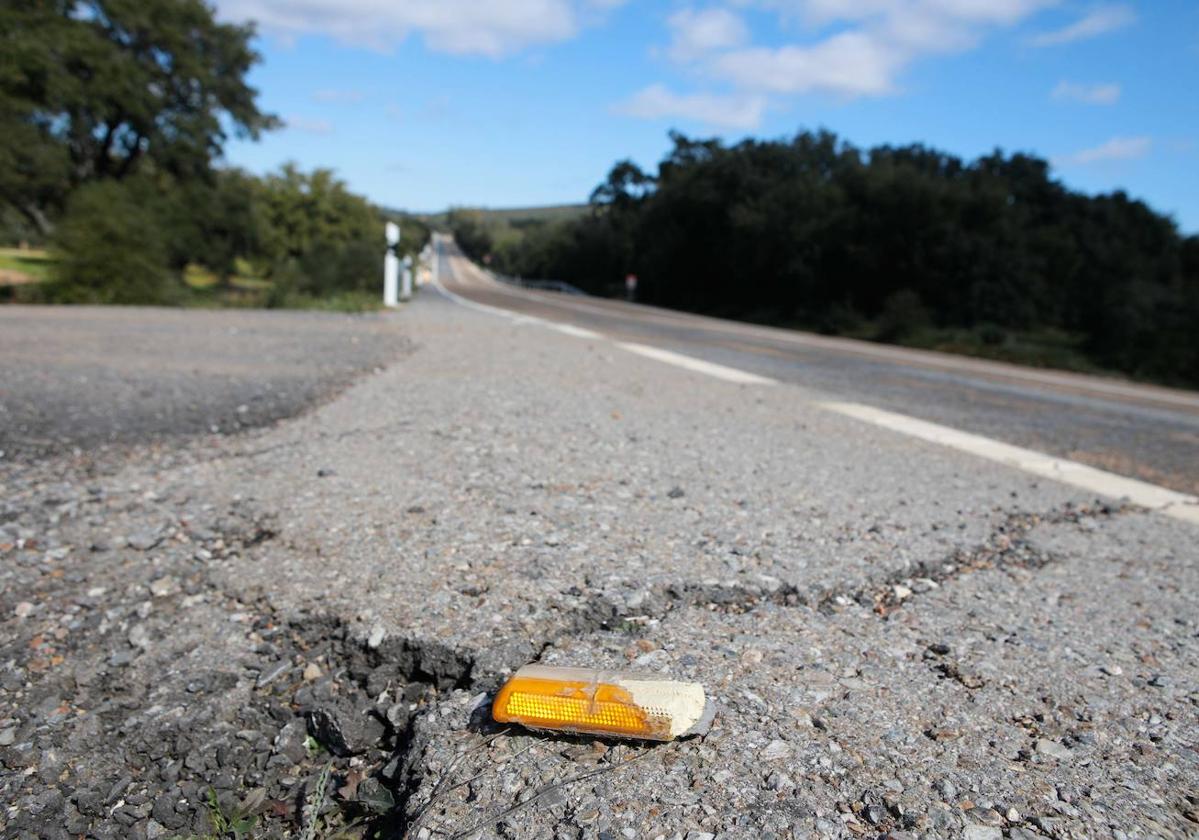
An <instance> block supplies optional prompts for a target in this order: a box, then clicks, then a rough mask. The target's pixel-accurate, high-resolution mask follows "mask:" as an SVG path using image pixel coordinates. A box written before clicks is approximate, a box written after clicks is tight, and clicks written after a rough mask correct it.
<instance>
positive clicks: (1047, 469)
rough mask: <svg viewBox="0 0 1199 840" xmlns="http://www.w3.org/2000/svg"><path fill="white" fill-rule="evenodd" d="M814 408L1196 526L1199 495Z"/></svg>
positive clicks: (965, 436) (967, 437)
mask: <svg viewBox="0 0 1199 840" xmlns="http://www.w3.org/2000/svg"><path fill="white" fill-rule="evenodd" d="M817 405H819V406H820V407H821V408H824V409H827V410H828V411H833V412H836V413H838V414H843V415H845V416H847V417H852V418H854V419H856V420H861V421H863V422H865V423H871V424H873V425H875V426H881V427H883V428H885V429H890V430H891V431H895V432H900V433H902V434H905V435H909V436H911V437H915V438H919V439H921V440H925V441H928V442H930V443H936V444H939V445H941V446H945V447H948V448H950V449H956V450H958V451H960V452H967V453H969V454H971V455H977V456H978V457H980V458H986V459H987V460H989V461H995V462H997V463H1000V464H1005V465H1007V466H1009V467H1015V468H1017V469H1020V470H1023V471H1024V472H1027V473H1032V474H1033V475H1039V476H1042V477H1043V478H1048V479H1052V480H1053V481H1057V482H1060V483H1062V484H1068V485H1070V486H1073V487H1078V488H1080V489H1083V490H1087V491H1090V492H1092V493H1098V494H1100V495H1101V496H1108V497H1111V498H1115V499H1128V500H1129V501H1130V502H1132V503H1133V504H1137V505H1140V506H1142V507H1146V508H1150V509H1152V510H1156V511H1158V512H1160V513H1164V514H1166V515H1167V516H1172V517H1174V518H1175V519H1181V520H1183V521H1184V522H1192V523H1195V524H1199V497H1195V496H1190V495H1187V494H1186V493H1178V492H1176V491H1174V490H1168V489H1166V488H1165V487H1158V486H1157V485H1156V484H1149V483H1148V482H1145V481H1138V480H1137V479H1135V478H1126V477H1125V476H1122V475H1116V474H1115V473H1110V472H1106V471H1104V470H1099V469H1096V468H1094V467H1088V466H1087V465H1085V464H1080V463H1078V462H1076V461H1068V460H1066V459H1064V458H1055V457H1053V456H1052V455H1046V454H1045V453H1043V452H1036V451H1034V450H1032V449H1024V448H1023V447H1019V446H1012V445H1011V444H1008V443H1002V442H1000V441H997V440H991V439H990V438H986V437H983V436H981V435H975V434H970V433H969V432H961V431H958V430H957V429H951V428H949V427H948V426H941V425H938V424H936V423H929V422H927V421H924V420H917V419H916V418H914V417H908V416H906V415H903V414H895V413H893V412H890V411H883V410H882V409H878V408H872V407H871V406H868V405H861V404H859V403H843V402H822V403H817Z"/></svg>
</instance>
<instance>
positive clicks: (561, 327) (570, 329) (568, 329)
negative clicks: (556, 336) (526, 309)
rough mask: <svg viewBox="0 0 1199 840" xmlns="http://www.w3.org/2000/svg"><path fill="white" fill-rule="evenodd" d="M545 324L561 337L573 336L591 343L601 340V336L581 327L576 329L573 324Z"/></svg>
mask: <svg viewBox="0 0 1199 840" xmlns="http://www.w3.org/2000/svg"><path fill="white" fill-rule="evenodd" d="M546 324H547V325H549V327H550V328H552V329H555V330H557V331H558V332H560V333H562V334H563V335H573V336H574V337H575V338H587V339H591V340H593V341H595V340H600V339H603V336H602V335H600V334H599V333H597V332H592V331H591V330H585V329H583V328H582V327H576V326H575V325H574V324H559V323H557V322H555V321H546Z"/></svg>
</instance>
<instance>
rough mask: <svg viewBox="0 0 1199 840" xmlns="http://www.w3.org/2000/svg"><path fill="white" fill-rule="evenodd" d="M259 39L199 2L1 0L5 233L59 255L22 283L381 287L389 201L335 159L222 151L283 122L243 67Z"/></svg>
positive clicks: (150, 287)
mask: <svg viewBox="0 0 1199 840" xmlns="http://www.w3.org/2000/svg"><path fill="white" fill-rule="evenodd" d="M253 36H254V29H253V27H252V26H251V25H236V24H227V23H220V22H218V21H216V19H215V16H214V11H213V8H212V7H211V6H210V5H208V4H207V3H206V2H203V0H6V2H5V3H4V4H3V5H2V6H0V238H3V239H4V240H6V241H7V242H9V243H15V242H17V241H23V242H30V243H34V244H46V245H49V246H50V247H51V249H52V251H53V253H54V254H55V256H56V260H55V262H54V264H53V269H52V276H53V279H52V281H51V282H50V283H47V284H44V285H43V286H42V287H39V288H37V289H35V290H31V291H30V292H29V294H32V295H35V297H36V298H37V299H45V300H52V301H79V302H99V303H176V302H187V301H189V300H192V299H195V298H196V297H197V296H199V297H200V298H201V299H203V298H204V295H205V294H208V295H209V297H211V291H209V292H205V291H204V290H212V289H215V290H217V291H220V290H222V289H228V288H230V287H232V286H237V287H238V288H239V289H240V290H241V291H243V292H246V293H247V294H246V295H243V297H248V298H249V299H250V300H252V301H253V302H259V303H266V304H268V305H293V304H304V303H306V302H313V301H315V302H327V301H330V300H340V301H342V302H348V303H349V304H350V305H355V304H356V303H362V302H365V301H366V300H367V299H368V297H371V296H373V295H374V290H375V289H376V288H377V287H378V285H379V279H378V275H379V273H380V265H381V262H382V255H383V249H384V242H383V236H382V226H383V221H384V220H385V217H386V218H394V217H395V215H396V214H388V213H384V211H382V210H381V209H379V208H377V207H375V206H373V205H372V204H371V203H370V202H368V201H367V200H366V199H364V198H362V197H361V196H358V195H355V194H353V193H352V192H351V191H350V190H348V189H347V187H346V185H345V184H344V183H342V182H341V181H339V180H338V179H337V178H336V177H335V176H334V175H333V173H331V172H329V171H327V170H320V169H318V170H315V171H312V172H303V171H301V170H299V169H298V168H297V167H295V166H292V165H288V166H285V167H283V168H282V169H281V170H280V171H278V172H276V173H274V174H270V175H267V176H265V177H258V176H254V175H251V174H249V173H247V172H244V171H241V170H239V169H235V168H230V167H228V166H224V165H222V163H221V161H222V154H223V151H224V147H225V145H226V143H227V141H228V140H229V138H230V137H231V136H237V137H248V138H257V137H258V136H259V135H260V134H261V133H262V132H264V131H268V130H271V129H273V128H277V127H278V126H279V125H280V121H279V120H278V119H277V118H276V117H275V116H274V115H272V114H269V113H266V112H264V111H262V110H261V109H260V108H259V106H258V102H257V100H258V92H257V91H256V90H255V89H254V88H253V87H251V86H250V85H249V84H248V82H247V81H246V74H247V73H248V72H249V70H250V69H251V68H252V67H253V66H254V65H255V64H256V63H257V62H258V61H259V60H260V56H259V55H258V54H257V53H256V52H255V51H254V49H253V46H252V41H253ZM405 228H406V235H405V240H406V241H405V242H404V243H403V244H404V247H405V249H406V250H408V251H412V252H414V251H415V250H419V248H420V247H421V245H423V241H424V238H425V237H426V236H427V230H426V229H425V227H424V225H422V224H420V223H419V222H418V221H417V220H415V219H406V220H405ZM185 280H190V281H191V282H190V283H185V282H184V281H185ZM251 292H254V294H249V293H251ZM368 293H369V294H368ZM356 296H357V297H356Z"/></svg>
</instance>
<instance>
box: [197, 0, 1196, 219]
mask: <svg viewBox="0 0 1199 840" xmlns="http://www.w3.org/2000/svg"><path fill="white" fill-rule="evenodd" d="M217 2H218V11H219V14H220V16H221V17H222V18H224V19H227V20H239V21H240V20H247V19H252V20H256V21H258V23H259V32H260V37H259V42H258V48H259V49H260V50H261V52H262V54H263V56H264V61H263V63H262V64H261V65H260V66H259V67H257V68H256V69H255V70H254V72H253V75H252V82H253V84H254V85H255V86H257V87H258V88H259V90H260V91H261V102H262V105H263V106H264V107H265V108H266V109H268V110H270V111H273V112H275V113H277V114H279V115H280V116H282V117H283V118H284V120H285V121H286V122H287V127H286V128H285V129H283V130H281V131H278V132H274V133H272V134H270V135H268V136H267V137H265V138H264V139H263V140H261V141H260V142H258V143H248V142H241V141H237V142H234V143H232V144H230V146H229V147H228V149H227V157H228V159H229V161H230V162H232V163H235V164H238V165H241V166H245V167H247V168H249V169H251V170H253V171H258V172H261V171H266V170H269V169H273V168H276V167H277V166H279V165H280V164H282V163H283V162H284V161H288V160H295V161H298V162H299V163H300V164H301V165H303V166H305V167H315V166H326V167H330V168H333V169H335V170H336V171H337V172H338V173H339V174H340V175H341V176H342V177H343V178H345V179H346V180H347V181H348V182H349V184H350V185H351V187H353V188H354V189H355V190H357V191H359V192H362V193H364V194H366V195H367V196H369V197H370V198H371V199H373V200H374V201H376V202H378V203H380V204H384V205H387V206H392V207H401V208H408V209H416V210H435V209H440V208H444V207H447V206H450V205H484V206H492V207H502V206H529V205H538V204H554V203H564V202H577V201H582V200H585V199H586V197H587V196H588V194H589V193H590V192H591V190H592V188H593V187H594V186H595V185H596V184H597V183H598V182H599V181H600V180H601V179H602V178H603V177H604V175H605V174H606V172H607V170H608V169H609V168H610V167H611V165H612V164H613V163H614V162H615V161H616V160H618V159H621V158H625V157H628V158H632V159H633V160H635V161H637V162H638V163H639V164H641V165H642V166H644V167H646V168H649V169H652V168H653V167H654V166H655V165H656V163H657V161H658V160H659V159H660V158H661V156H662V155H663V153H664V152H665V151H666V150H667V148H668V147H669V140H668V138H667V136H666V133H667V131H668V130H669V129H671V128H677V129H679V130H681V131H683V132H684V133H687V134H689V135H693V136H705V137H706V136H720V137H722V138H724V139H725V140H726V141H728V142H735V141H736V140H738V139H740V138H743V137H746V136H755V137H785V136H788V135H791V134H793V133H795V132H796V131H797V130H799V129H801V128H821V127H823V128H828V129H831V130H832V131H835V132H836V133H837V134H839V135H841V136H842V137H844V138H845V139H847V140H849V141H851V142H853V143H854V144H856V145H858V146H871V145H875V144H881V143H893V144H902V143H909V142H923V143H926V144H929V145H932V146H936V147H938V148H942V149H945V150H948V151H950V152H953V153H955V154H958V155H961V156H963V157H966V158H973V157H975V156H977V155H980V154H985V153H988V152H990V151H991V150H993V149H994V148H996V147H1000V148H1002V149H1004V150H1006V151H1016V150H1020V151H1030V152H1033V153H1035V154H1038V155H1040V156H1042V157H1045V158H1048V159H1049V160H1051V161H1052V162H1053V164H1054V169H1055V172H1056V173H1057V175H1058V176H1059V177H1060V178H1061V179H1062V180H1064V181H1065V182H1066V183H1067V184H1069V185H1070V186H1072V187H1075V188H1078V189H1082V190H1085V191H1088V192H1100V191H1109V190H1113V189H1125V190H1127V191H1128V192H1129V193H1131V194H1132V195H1134V196H1137V197H1139V198H1143V199H1145V200H1146V201H1148V202H1149V203H1150V204H1151V205H1153V206H1154V207H1155V208H1157V209H1159V210H1162V211H1164V212H1167V213H1170V214H1172V215H1173V216H1174V217H1175V219H1176V220H1177V221H1178V222H1179V225H1180V227H1181V228H1182V229H1183V231H1184V232H1188V233H1197V232H1199V99H1197V98H1196V95H1195V93H1194V87H1195V83H1196V82H1197V81H1199V72H1197V71H1199V3H1196V2H1194V0H1153V2H1144V3H1140V4H1132V3H1118V2H1117V3H1112V2H1086V0H711V1H710V2H699V3H689V2H671V1H670V0H662V2H638V0H305V2H303V3H296V2H294V0H217Z"/></svg>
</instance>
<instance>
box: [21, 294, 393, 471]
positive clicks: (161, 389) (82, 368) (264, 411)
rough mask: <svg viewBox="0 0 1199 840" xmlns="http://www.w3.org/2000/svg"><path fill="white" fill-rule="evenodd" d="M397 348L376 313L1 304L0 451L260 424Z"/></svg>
mask: <svg viewBox="0 0 1199 840" xmlns="http://www.w3.org/2000/svg"><path fill="white" fill-rule="evenodd" d="M406 350H407V347H406V346H405V344H404V342H403V340H402V339H401V338H400V337H399V335H398V334H397V331H396V327H395V322H394V319H392V318H390V317H389V316H387V315H339V314H333V313H324V312H284V311H264V310H229V309H223V310H181V309H152V308H150V309H147V308H134V307H92V306H71V307H61V306H58V307H55V306H4V307H0V360H2V362H0V458H5V459H9V460H12V459H16V460H21V461H28V460H31V459H35V458H41V457H46V456H48V455H54V454H60V453H63V452H71V451H73V450H79V451H88V452H91V453H92V454H95V453H96V451H97V450H105V449H114V448H120V447H121V446H124V445H129V444H144V443H146V442H147V441H150V440H172V439H179V438H181V437H186V436H192V435H197V434H204V435H210V434H229V433H235V432H239V431H243V430H245V429H250V428H255V427H258V426H264V425H268V424H270V423H273V422H276V421H278V420H280V419H283V418H286V417H291V416H293V415H295V414H296V413H298V412H300V411H302V410H304V409H306V408H307V407H309V406H310V405H312V404H314V403H317V402H320V401H322V400H325V399H327V398H329V397H331V396H332V395H334V394H336V393H338V392H339V391H341V390H342V389H343V388H344V387H345V386H346V385H348V384H349V383H350V382H352V381H353V380H354V379H355V378H356V377H357V376H358V375H359V374H361V373H363V372H366V371H371V370H374V369H376V368H379V367H381V366H383V365H386V364H389V363H391V362H393V361H395V360H396V359H397V358H399V357H400V356H401V355H402V354H403V353H404V352H406Z"/></svg>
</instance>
